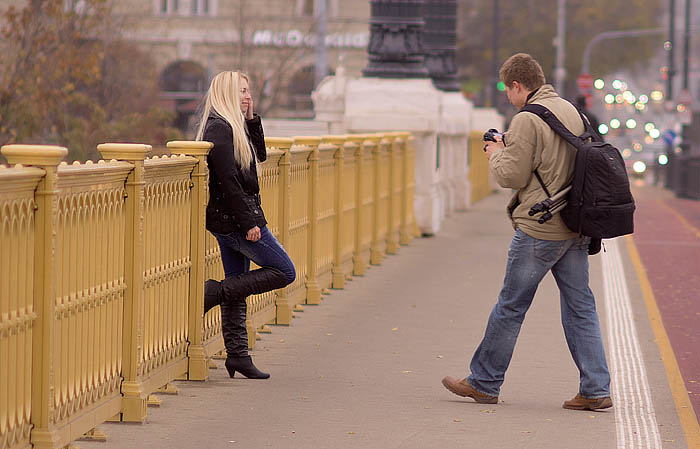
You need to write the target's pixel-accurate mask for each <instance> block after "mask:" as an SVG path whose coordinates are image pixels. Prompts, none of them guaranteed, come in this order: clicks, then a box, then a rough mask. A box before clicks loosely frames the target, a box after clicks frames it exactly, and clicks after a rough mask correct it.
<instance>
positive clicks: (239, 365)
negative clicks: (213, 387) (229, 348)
mask: <svg viewBox="0 0 700 449" xmlns="http://www.w3.org/2000/svg"><path fill="white" fill-rule="evenodd" d="M226 370H228V375H229V376H230V377H233V375H234V374H236V371H238V372H239V373H241V374H243V375H244V376H245V377H247V378H248V379H267V378H269V377H270V373H264V372H262V371H260V370H259V369H258V368H256V367H255V365H253V359H252V358H251V357H250V356H249V355H247V356H245V357H227V358H226Z"/></svg>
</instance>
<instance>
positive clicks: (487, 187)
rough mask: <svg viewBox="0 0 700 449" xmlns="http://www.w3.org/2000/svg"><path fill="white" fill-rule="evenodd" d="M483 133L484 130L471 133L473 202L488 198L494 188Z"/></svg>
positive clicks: (470, 162)
mask: <svg viewBox="0 0 700 449" xmlns="http://www.w3.org/2000/svg"><path fill="white" fill-rule="evenodd" d="M483 135H484V133H483V132H478V131H472V132H471V133H470V134H469V146H468V148H469V186H470V189H471V198H470V199H471V202H472V204H473V203H476V202H477V201H479V200H482V199H484V198H486V197H487V196H489V195H490V194H491V193H492V192H493V190H494V187H493V184H492V183H491V180H490V178H489V160H488V159H486V158H485V157H484V154H483V147H484V141H483Z"/></svg>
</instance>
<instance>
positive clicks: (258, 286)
mask: <svg viewBox="0 0 700 449" xmlns="http://www.w3.org/2000/svg"><path fill="white" fill-rule="evenodd" d="M285 285H287V277H286V276H285V275H284V273H282V271H280V270H278V269H277V268H273V267H262V268H258V269H257V270H253V271H247V272H245V273H241V274H239V275H236V276H231V277H227V278H226V279H224V280H223V281H221V288H222V289H223V295H222V302H227V301H228V300H229V298H231V299H234V300H235V298H240V297H243V298H247V297H248V296H250V295H258V294H260V293H265V292H269V291H270V290H276V289H278V288H282V287H284V286H285Z"/></svg>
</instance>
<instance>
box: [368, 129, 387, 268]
mask: <svg viewBox="0 0 700 449" xmlns="http://www.w3.org/2000/svg"><path fill="white" fill-rule="evenodd" d="M382 138H383V134H374V135H371V136H369V140H370V141H371V142H372V143H374V148H372V151H373V152H374V186H372V190H373V191H374V194H373V196H374V204H373V209H374V213H373V214H372V215H373V216H372V245H371V246H370V257H369V263H370V264H372V265H379V264H381V263H382V259H383V258H384V254H383V253H382V251H381V249H380V248H379V214H380V213H382V212H383V213H386V211H380V210H379V204H380V203H381V201H380V199H381V198H380V196H381V188H380V187H381V174H382V167H381V165H382V164H381V155H382V145H381V142H382Z"/></svg>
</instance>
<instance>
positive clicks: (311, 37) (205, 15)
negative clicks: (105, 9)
mask: <svg viewBox="0 0 700 449" xmlns="http://www.w3.org/2000/svg"><path fill="white" fill-rule="evenodd" d="M326 1H327V31H326V47H327V57H326V60H327V64H328V69H329V72H330V73H333V72H334V71H335V69H336V68H337V67H338V64H342V65H343V66H344V67H345V70H346V73H347V74H348V75H349V76H359V75H360V74H361V71H362V69H363V68H364V67H365V66H366V65H367V44H368V42H369V25H368V20H369V16H370V11H369V1H366V0H326ZM114 15H115V18H116V19H117V20H118V21H119V23H120V26H121V27H122V30H123V31H122V35H123V38H124V39H125V40H127V41H130V42H133V43H135V44H137V45H138V47H139V48H141V49H142V50H143V51H145V52H147V53H148V54H150V55H151V56H152V58H153V64H154V65H155V68H156V70H157V72H158V73H159V74H160V79H161V89H162V93H161V94H162V98H163V100H164V104H165V105H169V107H173V108H174V109H175V110H176V111H178V114H179V115H180V118H179V120H180V123H179V126H180V127H181V128H182V127H183V126H184V123H183V122H182V120H183V119H184V118H185V117H184V116H186V115H187V114H191V112H192V110H193V108H194V105H195V103H197V102H198V99H199V98H200V96H201V93H202V92H203V91H205V90H206V88H207V87H208V83H209V80H210V79H211V77H212V76H214V75H215V74H216V73H218V72H220V71H222V70H242V71H244V72H247V73H248V74H249V76H250V77H251V79H252V84H253V86H252V87H253V91H254V92H255V93H256V94H257V99H256V100H257V101H258V109H259V110H260V111H261V112H262V113H264V114H265V115H266V116H268V117H285V118H308V117H312V116H313V110H312V103H311V97H310V93H311V90H312V89H313V87H314V64H315V42H316V32H315V30H316V15H317V14H316V11H315V8H314V0H147V1H144V0H121V1H119V2H115V8H114Z"/></svg>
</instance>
